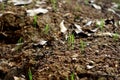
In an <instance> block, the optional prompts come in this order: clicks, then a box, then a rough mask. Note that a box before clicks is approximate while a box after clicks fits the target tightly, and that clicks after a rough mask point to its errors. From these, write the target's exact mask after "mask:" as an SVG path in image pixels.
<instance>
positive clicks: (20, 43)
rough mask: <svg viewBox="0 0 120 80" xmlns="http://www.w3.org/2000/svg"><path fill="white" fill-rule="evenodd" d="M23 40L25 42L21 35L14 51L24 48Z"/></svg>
mask: <svg viewBox="0 0 120 80" xmlns="http://www.w3.org/2000/svg"><path fill="white" fill-rule="evenodd" d="M22 42H23V38H22V37H20V38H19V40H18V41H17V43H18V44H17V46H16V47H15V49H14V51H19V50H20V49H21V48H22V45H23V44H22Z"/></svg>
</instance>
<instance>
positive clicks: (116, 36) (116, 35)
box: [113, 33, 119, 41]
mask: <svg viewBox="0 0 120 80" xmlns="http://www.w3.org/2000/svg"><path fill="white" fill-rule="evenodd" d="M113 39H114V41H117V40H118V39H119V34H118V33H114V34H113Z"/></svg>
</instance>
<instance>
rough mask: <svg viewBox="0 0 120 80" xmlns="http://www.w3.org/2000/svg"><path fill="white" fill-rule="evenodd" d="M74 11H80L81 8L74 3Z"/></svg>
mask: <svg viewBox="0 0 120 80" xmlns="http://www.w3.org/2000/svg"><path fill="white" fill-rule="evenodd" d="M75 10H76V11H81V7H80V5H79V3H76V5H75Z"/></svg>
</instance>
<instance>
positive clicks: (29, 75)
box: [28, 68, 33, 80]
mask: <svg viewBox="0 0 120 80" xmlns="http://www.w3.org/2000/svg"><path fill="white" fill-rule="evenodd" d="M28 77H29V80H33V77H32V72H31V69H30V68H29V70H28Z"/></svg>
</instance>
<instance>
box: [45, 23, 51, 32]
mask: <svg viewBox="0 0 120 80" xmlns="http://www.w3.org/2000/svg"><path fill="white" fill-rule="evenodd" d="M49 30H50V27H49V25H48V24H46V25H45V28H44V33H45V34H48V32H49Z"/></svg>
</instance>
